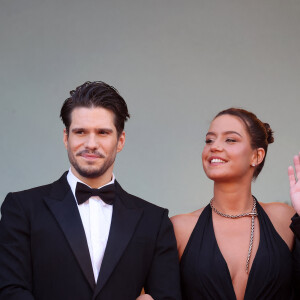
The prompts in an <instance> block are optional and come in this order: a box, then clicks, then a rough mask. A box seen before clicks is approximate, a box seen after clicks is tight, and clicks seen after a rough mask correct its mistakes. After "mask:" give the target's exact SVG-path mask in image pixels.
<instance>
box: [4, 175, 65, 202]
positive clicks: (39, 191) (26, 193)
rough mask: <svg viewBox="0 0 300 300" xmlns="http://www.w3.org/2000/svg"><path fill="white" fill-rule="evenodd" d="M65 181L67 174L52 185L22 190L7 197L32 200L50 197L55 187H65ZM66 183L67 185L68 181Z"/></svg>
mask: <svg viewBox="0 0 300 300" xmlns="http://www.w3.org/2000/svg"><path fill="white" fill-rule="evenodd" d="M64 181H66V180H65V173H64V174H63V175H62V176H61V177H60V178H59V179H58V180H55V181H54V182H52V183H48V184H44V185H40V186H36V187H32V188H28V189H25V190H21V191H16V192H11V193H9V194H8V195H7V197H12V198H15V199H32V200H33V199H36V198H41V197H43V196H47V195H50V194H51V192H52V190H53V187H55V186H56V185H59V184H64V185H65V183H64ZM66 183H67V181H66ZM65 186H66V185H65ZM66 187H67V186H66Z"/></svg>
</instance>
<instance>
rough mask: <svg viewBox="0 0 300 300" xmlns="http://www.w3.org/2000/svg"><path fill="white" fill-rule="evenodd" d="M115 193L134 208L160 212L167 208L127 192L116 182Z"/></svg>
mask: <svg viewBox="0 0 300 300" xmlns="http://www.w3.org/2000/svg"><path fill="white" fill-rule="evenodd" d="M117 193H118V195H119V196H120V197H121V199H122V200H123V202H124V204H125V205H128V206H132V207H135V208H143V209H147V210H150V211H157V212H161V213H162V212H164V211H166V210H167V209H166V208H163V207H161V206H158V205H156V204H154V203H152V202H149V201H148V200H145V199H142V198H140V197H138V196H135V195H133V194H130V193H128V192H127V191H125V190H124V189H123V188H122V187H121V186H120V185H119V183H118V182H117Z"/></svg>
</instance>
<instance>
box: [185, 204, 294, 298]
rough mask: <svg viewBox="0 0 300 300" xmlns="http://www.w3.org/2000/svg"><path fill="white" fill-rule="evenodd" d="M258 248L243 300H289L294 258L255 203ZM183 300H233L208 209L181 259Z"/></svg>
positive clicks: (224, 263)
mask: <svg viewBox="0 0 300 300" xmlns="http://www.w3.org/2000/svg"><path fill="white" fill-rule="evenodd" d="M257 213H258V219H259V224H260V241H259V246H258V249H257V252H256V255H255V258H254V261H253V264H252V267H251V270H250V273H249V278H248V282H247V287H246V291H245V296H244V300H255V299H260V300H261V299H263V300H277V299H278V300H279V299H282V300H291V299H295V296H294V291H293V275H292V272H293V258H292V253H291V252H290V250H289V248H288V246H287V244H286V243H285V242H284V241H283V239H282V238H281V237H280V236H279V234H278V233H277V231H276V230H275V228H274V226H273V225H272V223H271V221H270V219H269V217H268V216H267V214H266V213H265V211H264V210H263V208H262V207H261V206H260V205H259V203H257ZM180 269H181V280H182V294H183V299H184V300H200V299H203V300H206V299H211V300H218V299H222V300H235V299H236V296H235V293H234V289H233V285H232V282H231V277H230V273H229V269H228V267H227V264H226V261H225V259H224V257H223V256H222V254H221V251H220V249H219V247H218V245H217V241H216V238H215V234H214V229H213V223H212V210H211V207H210V206H209V205H208V206H206V207H205V209H204V210H203V212H202V214H201V215H200V217H199V219H198V222H197V224H196V226H195V228H194V230H193V232H192V234H191V237H190V239H189V242H188V244H187V246H186V248H185V250H184V253H183V255H182V259H181V263H180Z"/></svg>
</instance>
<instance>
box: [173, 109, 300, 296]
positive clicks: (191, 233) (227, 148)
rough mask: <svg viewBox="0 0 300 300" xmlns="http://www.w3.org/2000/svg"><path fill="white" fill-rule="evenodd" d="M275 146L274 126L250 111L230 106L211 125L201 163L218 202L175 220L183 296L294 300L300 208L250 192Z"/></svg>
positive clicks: (213, 200)
mask: <svg viewBox="0 0 300 300" xmlns="http://www.w3.org/2000/svg"><path fill="white" fill-rule="evenodd" d="M272 142H273V132H272V130H271V128H270V126H269V125H268V124H266V123H263V122H261V121H260V120H259V119H258V118H257V117H256V116H255V115H254V114H252V113H251V112H248V111H246V110H242V109H235V108H231V109H227V110H225V111H222V112H220V113H219V114H218V115H217V116H216V117H215V118H214V119H213V121H212V122H211V124H210V128H209V130H208V133H207V135H206V145H205V146H204V149H203V153H202V163H203V168H204V171H205V173H206V175H207V177H208V178H209V179H211V180H213V181H214V191H213V198H212V199H211V201H210V203H209V204H208V205H207V206H206V207H205V208H202V209H199V210H197V211H195V212H193V213H190V214H184V215H178V216H175V217H173V218H172V222H173V225H174V229H175V234H176V239H177V243H178V251H179V256H180V258H181V278H182V293H183V299H189V300H196V299H197V300H198V299H213V300H217V299H228V300H234V299H238V300H241V299H246V300H254V299H270V300H271V299H272V300H274V299H285V300H289V299H295V294H294V284H295V282H294V280H295V278H296V275H295V274H293V272H294V270H295V268H294V266H295V265H296V264H298V265H299V263H298V262H293V254H292V251H294V252H295V251H298V254H297V255H296V256H295V257H296V258H297V257H299V258H300V253H299V249H298V248H297V249H294V250H293V247H294V235H293V233H292V231H291V230H290V229H289V225H290V219H291V217H292V216H293V215H294V214H295V211H294V210H293V208H292V207H290V206H288V205H286V204H283V203H266V204H263V203H261V202H258V201H257V199H256V198H255V197H254V196H252V193H251V183H252V181H253V180H254V179H255V178H256V177H257V176H258V174H259V173H260V171H261V170H262V168H263V165H264V162H265V158H266V153H267V149H268V144H270V143H272ZM299 168H300V167H299ZM299 172H300V171H299ZM298 284H300V283H298Z"/></svg>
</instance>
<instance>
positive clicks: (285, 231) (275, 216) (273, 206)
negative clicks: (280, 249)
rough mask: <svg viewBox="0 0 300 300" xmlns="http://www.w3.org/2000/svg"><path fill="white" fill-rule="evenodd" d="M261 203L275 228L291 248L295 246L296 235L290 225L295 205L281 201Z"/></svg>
mask: <svg viewBox="0 0 300 300" xmlns="http://www.w3.org/2000/svg"><path fill="white" fill-rule="evenodd" d="M259 203H260V205H261V206H262V208H263V209H264V211H265V212H266V214H267V215H268V217H269V219H270V221H271V222H272V224H273V226H274V228H275V230H276V231H277V232H278V233H279V235H280V236H281V238H282V239H283V240H284V241H285V242H286V244H287V245H288V247H289V248H290V249H291V248H292V246H293V240H294V235H293V233H292V231H291V230H290V228H289V227H290V224H291V218H292V217H293V215H294V214H295V210H294V209H293V207H292V206H290V205H288V204H286V203H281V202H271V203H262V202H259Z"/></svg>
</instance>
